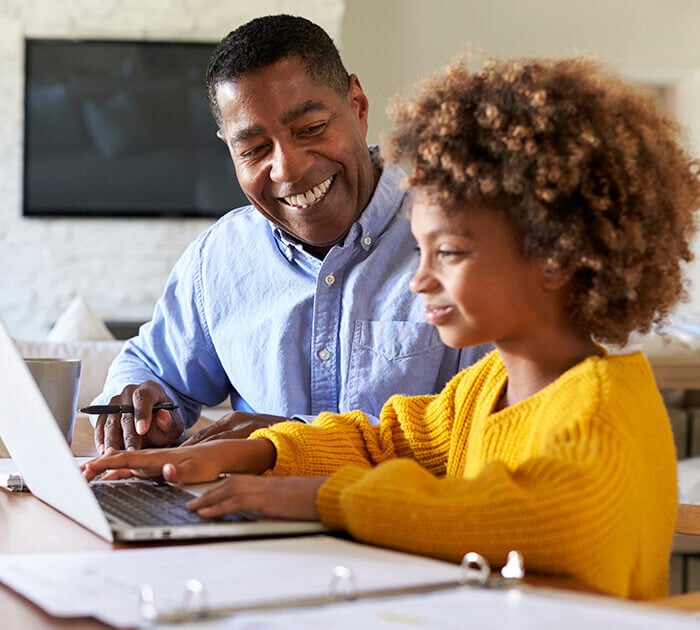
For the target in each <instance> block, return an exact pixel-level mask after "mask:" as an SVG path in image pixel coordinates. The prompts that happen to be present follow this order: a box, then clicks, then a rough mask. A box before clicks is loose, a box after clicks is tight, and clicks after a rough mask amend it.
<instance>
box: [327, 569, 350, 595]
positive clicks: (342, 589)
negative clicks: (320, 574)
mask: <svg viewBox="0 0 700 630" xmlns="http://www.w3.org/2000/svg"><path fill="white" fill-rule="evenodd" d="M356 597H357V579H356V578H355V574H354V573H353V572H352V569H349V568H348V567H345V566H342V565H338V566H337V567H334V568H333V573H332V574H331V579H330V582H329V583H328V598H329V599H347V600H351V599H355V598H356Z"/></svg>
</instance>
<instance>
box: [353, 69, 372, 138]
mask: <svg viewBox="0 0 700 630" xmlns="http://www.w3.org/2000/svg"><path fill="white" fill-rule="evenodd" d="M348 103H349V104H350V107H352V110H353V111H354V112H355V117H356V118H357V123H358V124H359V125H360V129H361V130H362V133H363V134H364V135H367V126H368V118H367V117H368V114H369V100H368V99H367V95H366V94H365V92H364V90H363V89H362V86H361V85H360V79H358V78H357V75H356V74H351V75H350V77H349V81H348Z"/></svg>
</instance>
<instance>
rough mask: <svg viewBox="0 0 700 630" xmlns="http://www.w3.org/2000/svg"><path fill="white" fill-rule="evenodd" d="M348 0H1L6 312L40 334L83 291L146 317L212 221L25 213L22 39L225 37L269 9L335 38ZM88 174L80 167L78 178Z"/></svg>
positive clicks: (13, 327) (1, 297)
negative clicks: (50, 216)
mask: <svg viewBox="0 0 700 630" xmlns="http://www.w3.org/2000/svg"><path fill="white" fill-rule="evenodd" d="M343 5H344V3H343V1H342V0H296V1H293V0H0V94H1V95H2V98H1V99H0V317H1V318H2V319H3V320H4V321H5V323H6V324H7V326H8V327H9V329H10V332H11V333H12V334H13V335H14V336H16V337H19V338H25V339H30V338H42V337H43V336H44V335H45V333H46V331H47V330H48V328H49V326H50V325H51V323H52V322H53V321H55V320H56V318H57V317H58V316H59V315H60V313H61V312H62V311H63V309H65V307H66V306H67V305H68V304H69V303H70V301H71V299H72V298H73V297H74V296H75V295H76V294H82V295H83V296H84V297H85V298H86V299H87V301H88V302H89V303H90V304H91V306H92V307H93V308H94V309H95V310H96V311H97V312H98V313H99V314H100V315H101V316H102V317H103V318H105V319H112V320H145V319H148V318H149V317H150V315H151V312H152V310H153V305H154V303H155V301H156V299H157V298H158V296H159V295H160V293H161V290H162V288H163V285H164V283H165V280H166V277H167V274H168V271H169V270H170V268H171V267H172V265H173V263H174V262H175V260H176V259H177V257H178V256H179V255H180V253H181V252H182V251H183V250H184V248H185V247H186V246H187V244H188V243H190V242H191V241H192V240H193V239H194V238H195V236H196V235H197V234H198V233H199V232H200V231H201V230H203V229H204V228H205V227H207V226H208V225H209V223H210V222H209V221H205V220H196V219H192V220H182V219H178V220H163V219H151V220H141V219H123V220H116V219H38V218H32V219H27V218H23V217H22V214H21V213H22V211H21V203H22V125H23V119H22V116H23V114H22V103H23V94H24V92H23V90H24V85H23V50H24V49H23V38H24V37H25V36H32V37H56V38H61V37H84V38H115V39H119V38H122V37H123V38H129V39H135V38H142V39H161V40H180V39H182V40H194V41H211V42H218V41H219V40H220V39H221V38H222V37H223V36H224V35H226V34H227V33H228V32H229V31H231V30H232V29H234V28H235V27H236V26H238V25H240V24H242V23H243V22H245V21H247V20H249V19H251V18H253V17H255V16H257V15H265V14H269V13H293V14H297V15H305V16H307V17H309V18H310V19H313V20H314V21H316V22H318V23H319V24H321V25H322V26H323V27H324V28H325V29H326V30H327V31H328V32H329V33H330V34H331V36H333V37H334V38H335V39H336V40H337V41H339V40H340V26H341V24H342V17H343ZM79 176H80V174H79V173H76V177H79Z"/></svg>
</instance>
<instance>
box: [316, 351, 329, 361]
mask: <svg viewBox="0 0 700 630" xmlns="http://www.w3.org/2000/svg"><path fill="white" fill-rule="evenodd" d="M318 358H319V359H321V361H328V359H330V358H331V353H330V352H328V350H327V349H326V348H323V349H322V350H319V351H318Z"/></svg>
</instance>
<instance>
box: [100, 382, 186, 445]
mask: <svg viewBox="0 0 700 630" xmlns="http://www.w3.org/2000/svg"><path fill="white" fill-rule="evenodd" d="M162 402H172V401H171V400H170V398H169V397H168V396H167V394H166V393H165V391H164V390H163V388H162V387H161V386H160V385H159V384H158V383H154V382H153V381H144V382H143V383H141V384H140V385H127V386H126V387H125V388H124V389H123V390H122V393H121V394H119V395H117V396H114V397H113V398H112V399H111V400H110V404H127V405H133V406H134V413H121V414H119V413H116V414H109V415H102V416H100V417H99V418H98V419H97V424H96V425H95V434H94V437H95V447H96V448H97V452H98V453H100V454H104V453H110V452H113V451H116V450H120V449H126V450H134V449H140V448H144V447H148V446H170V445H171V444H174V443H175V442H176V441H177V439H178V438H179V437H180V436H181V435H182V431H183V430H184V428H185V421H184V420H183V419H182V416H181V415H180V414H179V413H178V412H177V411H166V410H164V409H161V410H159V411H157V412H156V413H153V405H155V404H156V403H162Z"/></svg>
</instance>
